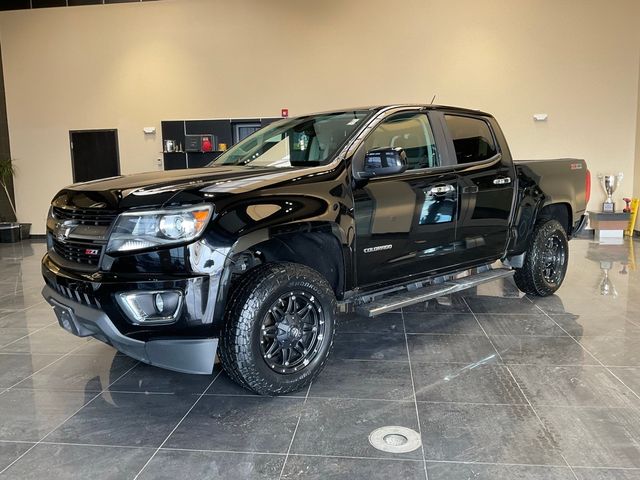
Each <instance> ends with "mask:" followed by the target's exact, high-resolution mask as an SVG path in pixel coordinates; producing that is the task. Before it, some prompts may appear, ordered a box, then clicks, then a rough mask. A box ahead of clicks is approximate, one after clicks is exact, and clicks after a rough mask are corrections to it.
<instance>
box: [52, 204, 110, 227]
mask: <svg viewBox="0 0 640 480" xmlns="http://www.w3.org/2000/svg"><path fill="white" fill-rule="evenodd" d="M116 215H117V212H115V211H114V210H99V209H96V208H91V209H86V208H84V209H83V208H74V209H70V208H60V207H53V218H55V219H56V220H62V221H64V220H73V221H74V223H76V224H78V225H95V226H102V227H108V226H110V225H111V224H112V223H113V220H114V219H115V218H116Z"/></svg>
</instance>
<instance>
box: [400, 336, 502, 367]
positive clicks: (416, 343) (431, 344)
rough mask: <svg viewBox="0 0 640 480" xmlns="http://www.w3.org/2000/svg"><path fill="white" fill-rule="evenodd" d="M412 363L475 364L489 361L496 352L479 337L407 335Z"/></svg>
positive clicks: (487, 340)
mask: <svg viewBox="0 0 640 480" xmlns="http://www.w3.org/2000/svg"><path fill="white" fill-rule="evenodd" d="M407 341H408V343H409V354H410V355H411V361H412V362H423V363H464V364H470V363H477V362H481V361H483V362H484V361H490V360H492V359H493V358H495V357H496V351H495V349H494V348H493V346H492V345H491V342H490V341H489V339H488V338H487V337H485V336H479V335H430V334H419V335H407Z"/></svg>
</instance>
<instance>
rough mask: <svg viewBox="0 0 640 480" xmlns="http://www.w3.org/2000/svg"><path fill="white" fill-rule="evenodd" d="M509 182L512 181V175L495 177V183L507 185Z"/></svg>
mask: <svg viewBox="0 0 640 480" xmlns="http://www.w3.org/2000/svg"><path fill="white" fill-rule="evenodd" d="M507 183H511V177H501V178H494V179H493V184H494V185H506V184H507Z"/></svg>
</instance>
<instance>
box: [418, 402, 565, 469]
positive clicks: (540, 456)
mask: <svg viewBox="0 0 640 480" xmlns="http://www.w3.org/2000/svg"><path fill="white" fill-rule="evenodd" d="M418 409H419V411H418V413H419V415H420V426H421V428H422V443H423V445H424V454H425V457H426V459H427V460H449V461H458V462H460V461H463V462H489V463H516V464H534V465H565V463H564V461H563V459H562V455H561V450H560V449H558V448H557V445H556V442H555V440H554V439H553V437H552V436H551V435H550V434H549V432H548V431H547V430H546V429H545V428H544V427H543V426H542V425H541V423H540V421H539V420H538V418H537V417H536V414H535V412H534V411H533V409H532V408H531V407H529V406H525V405H471V404H457V403H418Z"/></svg>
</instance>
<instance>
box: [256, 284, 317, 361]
mask: <svg viewBox="0 0 640 480" xmlns="http://www.w3.org/2000/svg"><path fill="white" fill-rule="evenodd" d="M325 326H326V323H325V313H324V312H323V311H322V306H320V304H319V303H318V302H317V301H316V298H315V297H314V296H313V294H311V293H308V292H303V291H295V292H289V293H285V294H284V295H281V296H280V297H279V298H278V299H277V300H276V301H275V302H273V304H272V305H271V307H270V308H269V311H268V312H267V314H266V315H265V316H264V318H263V319H262V325H261V328H260V330H261V332H260V333H261V337H262V338H261V340H260V350H261V352H262V357H263V358H264V360H265V362H266V363H267V365H269V367H270V368H271V369H273V370H274V371H276V372H278V373H284V374H288V373H295V372H298V371H300V370H302V369H303V368H305V367H306V366H307V365H309V364H310V363H311V362H312V361H313V359H314V358H315V357H316V355H317V354H318V351H319V350H320V349H321V347H322V342H324V341H325V338H326V337H325Z"/></svg>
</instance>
